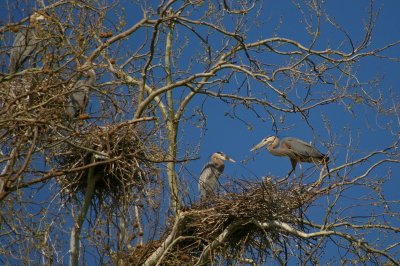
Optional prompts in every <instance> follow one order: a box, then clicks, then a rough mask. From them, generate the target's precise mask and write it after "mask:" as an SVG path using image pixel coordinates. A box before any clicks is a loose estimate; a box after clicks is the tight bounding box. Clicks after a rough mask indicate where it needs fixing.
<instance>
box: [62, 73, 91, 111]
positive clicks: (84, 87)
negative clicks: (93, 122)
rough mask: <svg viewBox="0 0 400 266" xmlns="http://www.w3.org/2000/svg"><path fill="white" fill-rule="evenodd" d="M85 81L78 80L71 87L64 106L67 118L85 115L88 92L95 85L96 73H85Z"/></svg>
mask: <svg viewBox="0 0 400 266" xmlns="http://www.w3.org/2000/svg"><path fill="white" fill-rule="evenodd" d="M83 76H84V77H85V78H86V79H81V80H78V81H77V82H76V83H75V84H74V85H73V87H72V92H71V93H70V94H69V97H68V99H67V104H66V113H67V115H68V117H69V118H76V117H78V116H79V115H81V114H84V113H85V110H86V107H87V105H88V103H89V91H90V88H91V87H94V86H95V84H96V72H95V71H94V70H93V69H90V70H88V71H85V72H84V73H83Z"/></svg>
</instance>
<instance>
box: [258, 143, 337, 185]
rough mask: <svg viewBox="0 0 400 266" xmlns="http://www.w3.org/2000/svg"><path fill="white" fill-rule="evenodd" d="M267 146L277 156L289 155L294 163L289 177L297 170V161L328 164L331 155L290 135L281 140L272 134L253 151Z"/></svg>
mask: <svg viewBox="0 0 400 266" xmlns="http://www.w3.org/2000/svg"><path fill="white" fill-rule="evenodd" d="M264 146H267V150H268V151H269V152H270V153H271V154H272V155H275V156H286V157H289V159H290V162H291V163H292V169H291V170H290V172H289V173H288V175H287V176H288V177H289V176H290V174H291V173H292V172H293V171H294V170H295V168H296V165H297V163H299V165H300V169H301V164H300V163H301V162H307V163H313V164H323V165H325V166H326V167H327V166H328V162H329V157H328V156H327V155H325V154H323V153H321V152H320V151H319V150H317V148H315V147H314V146H312V145H310V144H308V143H307V142H304V141H302V140H300V139H296V138H292V137H288V138H284V139H282V140H281V141H280V142H279V139H278V137H276V136H271V137H266V138H264V139H263V140H262V141H261V142H260V143H258V144H257V145H255V146H254V147H253V148H252V149H251V151H255V150H257V149H259V148H261V147H264Z"/></svg>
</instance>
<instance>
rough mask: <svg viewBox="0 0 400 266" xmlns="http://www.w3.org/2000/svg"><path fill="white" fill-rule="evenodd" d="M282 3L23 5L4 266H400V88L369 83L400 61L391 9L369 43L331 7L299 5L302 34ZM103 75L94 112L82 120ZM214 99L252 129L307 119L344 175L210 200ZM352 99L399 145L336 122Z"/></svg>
mask: <svg viewBox="0 0 400 266" xmlns="http://www.w3.org/2000/svg"><path fill="white" fill-rule="evenodd" d="M15 4H16V5H24V3H23V2H22V1H21V2H19V1H17V2H16V3H15ZM268 5H269V4H268V3H264V2H262V1H241V2H236V1H225V0H223V1H217V2H213V1H208V2H207V1H173V0H171V1H160V3H154V1H132V2H130V3H125V2H121V3H119V2H112V1H110V2H101V3H100V2H93V1H78V2H77V1H53V2H51V3H46V2H43V1H40V3H38V6H37V7H35V8H32V7H30V6H26V8H25V9H24V10H29V11H27V13H26V14H25V13H24V14H23V17H21V18H20V19H16V18H15V16H17V15H20V14H17V13H16V12H13V11H12V10H14V9H13V7H11V6H9V7H8V10H9V18H10V19H9V22H8V23H6V24H3V25H2V27H1V28H0V33H1V35H2V39H3V40H4V42H2V44H1V54H0V55H1V61H2V62H4V64H2V65H3V69H2V74H1V75H0V86H1V89H0V106H1V109H0V136H1V138H0V145H1V146H0V149H1V150H0V151H1V154H0V155H1V157H0V167H1V168H0V169H1V175H0V202H1V216H0V217H1V218H0V221H1V230H0V242H1V243H2V245H1V247H0V254H2V255H1V257H0V259H1V261H2V262H4V263H8V264H13V263H15V262H23V263H24V264H32V263H33V262H35V261H37V260H38V259H40V260H41V262H42V263H43V264H55V263H58V264H65V263H67V262H69V264H70V265H78V264H79V262H82V263H83V264H85V262H88V263H89V262H92V261H95V262H97V263H99V264H109V263H110V262H111V263H113V264H116V265H125V264H133V265H142V264H143V265H161V264H168V265H182V264H187V265H207V264H211V265H217V264H218V265H219V264H220V265H225V264H233V265H244V264H250V265H260V264H263V263H266V264H272V263H275V264H282V265H286V264H288V263H291V262H295V263H298V264H302V265H306V264H309V263H310V264H322V263H325V262H331V263H335V264H337V263H342V264H348V263H356V262H361V263H365V264H368V263H374V264H379V265H383V264H386V265H399V262H398V261H399V252H400V249H399V247H400V245H399V243H400V240H399V238H398V237H397V236H396V233H398V232H399V231H400V229H399V227H398V226H397V224H396V223H397V221H398V219H399V212H398V211H397V210H396V207H397V206H398V204H399V201H398V199H395V200H387V199H386V194H385V192H384V190H383V186H384V184H391V183H392V182H394V181H393V180H392V179H391V174H392V172H391V169H392V168H398V166H399V163H400V158H399V154H398V142H399V134H398V132H399V128H400V122H399V121H400V118H399V114H398V110H399V100H398V97H399V95H398V93H396V91H395V90H393V91H390V90H384V89H381V90H379V89H378V85H379V82H380V80H379V79H375V78H376V77H373V78H371V79H369V80H365V79H364V78H361V75H362V74H361V73H360V72H361V71H362V68H360V65H361V64H365V62H368V60H373V61H374V62H381V61H385V62H390V63H392V62H395V63H396V62H398V60H399V58H397V57H392V56H389V55H388V54H390V52H392V51H393V50H395V49H396V51H397V50H398V49H399V43H400V40H395V41H393V42H390V41H388V42H386V43H385V44H383V45H380V46H377V45H375V43H374V39H373V38H372V37H373V36H374V33H375V32H374V28H375V24H376V22H377V21H379V20H378V14H379V12H378V11H379V10H378V9H377V7H376V5H374V3H373V1H371V2H370V3H369V5H368V6H366V8H367V10H368V12H367V13H366V16H365V18H364V19H365V22H364V23H365V25H364V27H363V28H362V29H360V30H362V33H363V34H362V37H361V38H360V37H359V36H358V37H353V36H352V34H350V33H349V32H347V30H346V27H344V26H343V25H341V24H340V23H339V22H337V21H335V20H334V18H333V17H332V16H331V15H330V13H329V8H328V7H327V6H325V2H324V1H292V3H291V6H292V7H293V10H296V11H291V12H296V14H298V15H299V21H301V23H302V24H300V23H299V25H296V27H295V26H293V28H296V29H297V30H299V29H302V31H299V32H296V34H293V36H294V37H290V36H291V34H290V33H286V32H285V30H284V27H285V25H286V24H285V21H284V19H282V20H280V21H278V22H275V23H272V22H271V21H268V12H267V11H266V10H268V8H269V7H268ZM271 5H272V4H271ZM1 8H3V9H4V10H7V9H6V8H7V6H1ZM34 12H37V14H40V15H41V16H43V17H44V20H43V21H44V22H43V23H41V24H40V25H37V27H40V29H39V28H38V30H37V34H36V40H37V43H39V44H40V45H39V46H40V49H39V48H37V49H35V50H34V51H32V52H30V57H29V59H27V60H25V62H24V64H23V65H22V64H21V66H19V67H18V69H15V71H14V70H13V71H9V70H8V69H7V67H6V66H7V65H8V64H6V63H5V62H8V61H9V56H8V54H9V53H10V51H12V50H13V48H14V50H15V47H12V44H13V40H14V37H15V35H16V34H18V32H19V31H20V29H22V28H23V26H24V24H26V23H28V20H29V17H30V15H31V14H33V13H34ZM35 14H36V13H35ZM282 17H285V14H283V16H282ZM269 22H271V23H269ZM329 31H331V32H334V34H333V33H332V34H330V35H331V36H334V38H333V39H331V38H330V37H329V36H328V37H327V36H326V34H327V32H328V33H330V32H329ZM299 36H300V37H299ZM89 72H90V73H95V76H96V84H95V85H96V86H92V85H93V84H94V83H91V84H92V85H90V86H87V88H85V97H86V96H88V98H89V100H88V104H86V103H87V102H85V105H84V107H81V109H80V115H79V116H76V117H75V116H73V117H71V116H68V113H67V109H68V100H69V99H70V98H71V95H72V94H73V93H74V92H75V87H76V86H75V84H77V83H78V82H79V80H80V79H82V76H84V75H85V73H89ZM209 101H212V102H216V103H217V105H218V106H219V107H223V108H225V109H226V110H227V111H226V113H225V115H226V117H227V118H226V119H234V120H235V121H240V123H242V124H243V126H244V127H247V128H248V129H249V130H253V129H254V124H255V123H257V124H258V125H260V124H261V123H264V124H263V125H265V124H268V127H269V128H271V129H272V131H274V132H273V133H275V134H277V135H279V134H281V133H282V132H284V131H285V129H287V128H290V127H291V125H290V123H291V122H289V121H293V120H297V121H300V122H298V123H302V124H303V125H304V126H305V127H306V128H307V129H308V130H309V132H311V133H312V135H313V136H312V139H313V141H314V142H315V143H318V144H321V145H323V146H324V148H325V150H327V153H328V155H329V157H330V169H329V170H330V171H329V172H328V171H326V168H325V167H318V166H314V167H311V168H308V169H301V170H300V174H299V175H298V176H299V180H300V181H299V182H294V181H293V180H291V179H289V180H287V179H282V177H274V176H268V177H263V178H262V177H256V178H255V177H254V176H253V177H251V176H248V177H247V176H246V177H243V175H241V176H234V177H232V179H231V182H229V183H226V184H224V185H223V186H221V187H222V190H223V191H220V192H221V193H219V194H217V195H215V196H212V197H209V198H208V199H207V200H206V201H202V202H201V203H200V202H199V197H198V196H194V195H193V193H189V192H188V191H193V187H196V186H197V185H195V186H191V185H190V183H191V181H193V180H195V182H197V178H198V176H197V173H193V175H191V174H190V171H188V169H191V165H192V164H193V163H194V160H196V159H198V157H199V147H201V145H202V138H201V136H202V134H203V132H205V131H206V130H207V129H209V127H208V125H207V121H208V116H211V115H213V112H214V111H213V110H209V109H208V107H207V106H208V105H207V104H206V103H207V102H209ZM343 106H344V107H345V113H348V114H354V112H357V110H356V109H357V108H359V107H362V108H366V109H368V110H369V112H370V113H373V114H375V115H376V116H377V117H379V116H381V115H385V116H386V118H385V119H382V120H384V121H389V122H390V123H389V124H388V126H387V132H388V134H387V136H388V138H390V141H386V142H385V143H386V144H385V146H379V147H378V148H374V149H373V150H371V149H369V150H368V152H362V151H360V148H364V147H362V146H361V145H360V144H357V141H358V139H357V138H354V135H353V133H352V132H350V133H348V134H347V133H346V134H347V135H346V136H348V139H347V140H344V137H343V136H340V134H342V133H341V132H342V129H338V128H335V126H334V125H332V124H331V122H332V121H333V119H334V118H333V116H332V114H331V113H330V112H339V111H338V110H339V109H340V110H343ZM83 109H85V110H83ZM254 121H257V122H254ZM378 126H379V125H378ZM193 128H196V131H195V132H196V133H195V134H197V135H196V136H194V137H191V138H190V140H187V139H188V136H192V135H193V134H194V133H193V132H194V131H193ZM350 129H351V130H355V129H352V128H350ZM189 132H190V133H189ZM321 136H325V137H321ZM258 140H259V139H258V138H257V139H254V141H253V144H255V142H256V141H258ZM250 148H251V146H250V145H249V147H248V150H245V151H243V154H250V151H249V150H250ZM211 152H215V151H210V153H211ZM343 153H345V154H346V156H344V155H343ZM342 158H344V161H343V160H342ZM257 160H258V159H257ZM245 163H247V161H246V160H244V161H242V165H243V164H245ZM288 170H290V165H289V163H288ZM384 172H386V173H387V174H386V175H384V174H382V173H384ZM265 173H268V170H267V169H266V172H265ZM297 173H299V172H297ZM193 176H194V178H193ZM188 187H189V188H188ZM349 197H351V200H347V199H348V198H349ZM332 247H334V248H335V250H336V251H335V254H334V255H331V256H330V254H327V253H326V252H325V251H326V250H331V249H332Z"/></svg>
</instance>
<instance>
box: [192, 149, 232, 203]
mask: <svg viewBox="0 0 400 266" xmlns="http://www.w3.org/2000/svg"><path fill="white" fill-rule="evenodd" d="M224 161H229V162H232V163H235V160H233V159H232V158H229V157H228V156H226V155H225V154H224V153H223V152H215V153H213V154H212V155H211V159H210V161H209V162H208V163H207V164H206V165H205V166H204V167H203V169H202V171H201V174H200V177H199V191H200V198H201V199H204V198H205V197H207V196H211V195H213V194H214V192H215V189H216V188H217V185H218V178H219V177H220V176H221V174H222V173H223V172H224V169H225V164H224Z"/></svg>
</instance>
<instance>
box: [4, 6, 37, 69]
mask: <svg viewBox="0 0 400 266" xmlns="http://www.w3.org/2000/svg"><path fill="white" fill-rule="evenodd" d="M44 20H45V17H44V16H42V15H40V14H39V13H33V14H32V15H31V16H30V17H29V26H28V27H24V28H22V29H20V30H19V31H18V33H17V35H16V36H15V39H14V43H13V47H12V49H11V52H10V67H9V71H10V73H15V72H16V71H18V70H19V69H20V68H21V67H22V66H23V64H24V62H26V61H27V59H28V58H29V57H31V56H32V54H33V53H34V51H35V50H37V49H38V48H39V44H40V41H41V40H40V38H39V37H38V33H39V31H40V27H41V22H42V21H44Z"/></svg>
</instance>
